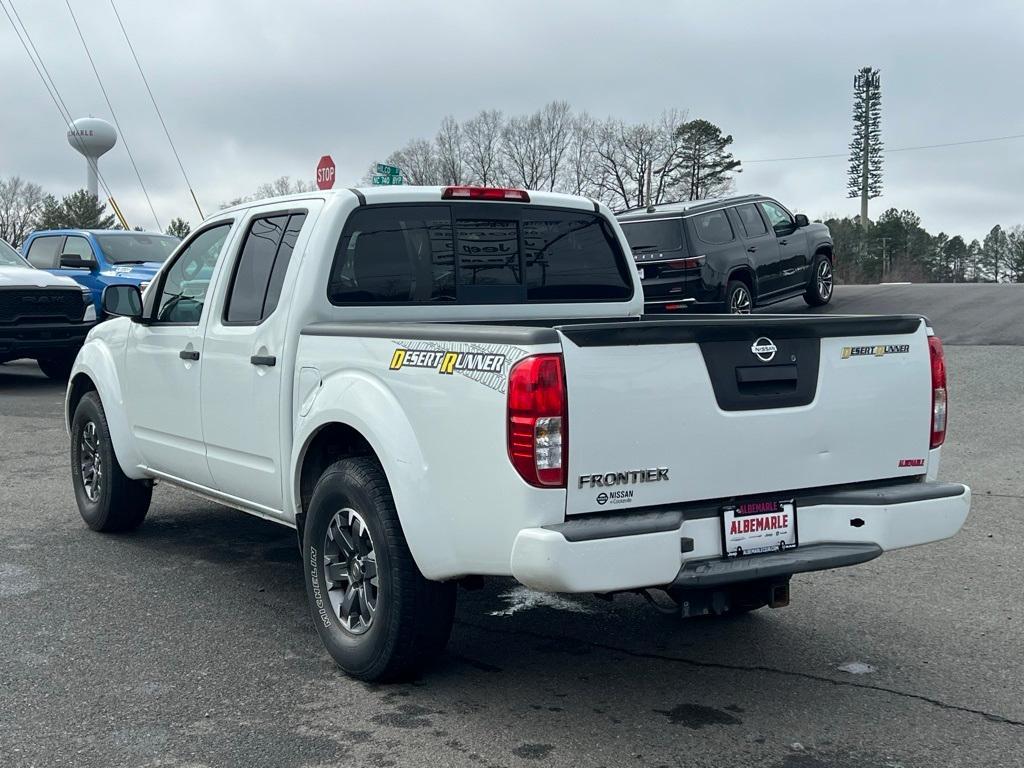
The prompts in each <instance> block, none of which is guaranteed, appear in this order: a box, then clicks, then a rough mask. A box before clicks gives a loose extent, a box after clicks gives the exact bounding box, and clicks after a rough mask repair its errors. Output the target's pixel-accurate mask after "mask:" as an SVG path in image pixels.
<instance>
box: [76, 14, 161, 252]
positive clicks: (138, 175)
mask: <svg viewBox="0 0 1024 768" xmlns="http://www.w3.org/2000/svg"><path fill="white" fill-rule="evenodd" d="M64 4H65V5H66V6H67V7H68V13H70V14H71V21H73V22H74V24H75V29H76V30H78V39H79V40H81V41H82V47H83V48H85V55H86V56H87V57H88V59H89V64H90V65H91V66H92V71H93V74H95V75H96V82H97V83H99V85H100V91H102V92H103V98H104V100H105V101H106V102H107V107H108V108H109V109H110V116H111V118H113V120H114V125H116V126H117V130H118V132H119V133H120V134H121V141H122V143H123V144H124V149H125V152H127V153H128V159H129V160H131V163H132V168H133V169H134V170H135V177H136V178H137V179H138V180H139V186H140V187H142V194H143V195H144V196H145V198H146V203H148V204H149V211H150V213H152V214H153V221H155V222H156V228H157V230H158V231H160V232H163V229H164V228H163V227H162V226H161V225H160V219H159V218H157V215H156V209H155V208H154V207H153V201H152V200H150V199H149V192H148V191H147V190H146V185H145V183H144V182H143V181H142V174H141V173H139V166H137V165H136V164H135V157H134V155H132V150H131V147H129V146H128V137H127V136H126V135H125V133H124V130H123V129H122V128H121V123H120V122H119V121H118V119H117V113H116V112H115V111H114V105H113V104H111V103H110V97H109V96H108V95H107V89H106V88H105V87H104V86H103V79H102V78H101V77H100V71H99V70H98V69H97V68H96V62H95V61H93V58H92V53H91V52H90V51H89V46H88V44H86V42H85V35H83V34H82V28H81V27H80V26H78V19H77V18H75V12H74V11H73V10H71V2H70V0H64Z"/></svg>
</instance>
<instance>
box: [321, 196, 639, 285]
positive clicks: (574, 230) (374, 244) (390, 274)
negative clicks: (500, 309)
mask: <svg viewBox="0 0 1024 768" xmlns="http://www.w3.org/2000/svg"><path fill="white" fill-rule="evenodd" d="M632 291H633V287H632V282H631V280H630V275H629V272H627V266H626V261H625V258H624V257H623V255H622V252H621V249H620V248H619V246H618V243H617V241H616V240H615V238H614V237H613V236H612V232H611V229H610V227H609V226H608V225H607V222H604V221H603V220H602V219H601V218H600V217H599V216H597V215H594V214H589V213H584V212H578V211H569V210H561V209H548V208H536V207H528V206H517V205H511V204H510V205H503V204H479V205H475V204H469V203H466V204H463V203H460V204H457V205H448V204H433V205H409V206H372V207H368V208H362V209H359V210H357V211H355V212H354V213H353V214H352V216H351V217H349V220H348V222H347V223H346V225H345V229H344V231H343V232H342V235H341V239H340V240H339V242H338V248H337V251H336V253H335V259H334V264H333V266H332V268H331V276H330V281H329V284H328V290H327V293H328V298H329V299H330V301H331V302H332V303H333V304H396V303H416V304H433V303H446V302H456V301H458V302H462V303H467V304H469V303H518V302H525V301H545V302H555V301H565V302H570V301H614V300H623V299H628V298H630V297H631V296H632Z"/></svg>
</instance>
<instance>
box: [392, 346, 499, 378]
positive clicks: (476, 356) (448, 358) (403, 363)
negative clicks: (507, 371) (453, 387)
mask: <svg viewBox="0 0 1024 768" xmlns="http://www.w3.org/2000/svg"><path fill="white" fill-rule="evenodd" d="M390 368H391V370H392V371H397V370H399V369H401V368H436V369H437V372H438V373H447V374H448V375H449V376H451V375H453V374H454V373H455V372H456V371H459V372H462V371H481V372H486V373H494V372H496V371H501V370H504V368H505V356H504V355H491V354H486V353H482V352H422V351H420V350H416V349H402V348H401V347H399V348H398V349H396V350H395V352H394V354H392V355H391V365H390Z"/></svg>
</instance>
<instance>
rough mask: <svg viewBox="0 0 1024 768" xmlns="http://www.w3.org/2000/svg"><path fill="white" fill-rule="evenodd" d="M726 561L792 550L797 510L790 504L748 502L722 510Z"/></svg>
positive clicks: (788, 502) (795, 544) (794, 541)
mask: <svg viewBox="0 0 1024 768" xmlns="http://www.w3.org/2000/svg"><path fill="white" fill-rule="evenodd" d="M722 541H723V543H724V545H725V546H724V551H725V554H726V557H742V556H744V555H757V554H763V553H765V552H781V551H783V550H787V549H795V548H796V546H797V537H796V506H795V505H794V504H793V502H792V501H748V502H744V503H742V504H736V505H733V506H728V507H724V508H723V509H722Z"/></svg>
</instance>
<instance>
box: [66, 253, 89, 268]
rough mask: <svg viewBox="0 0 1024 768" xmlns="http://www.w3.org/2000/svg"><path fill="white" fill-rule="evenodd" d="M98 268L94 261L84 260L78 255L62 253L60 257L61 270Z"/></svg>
mask: <svg viewBox="0 0 1024 768" xmlns="http://www.w3.org/2000/svg"><path fill="white" fill-rule="evenodd" d="M95 266H96V262H95V261H93V260H92V259H83V258H82V257H81V256H79V255H78V254H77V253H62V254H61V256H60V268H61V269H89V270H91V269H92V268H93V267H95Z"/></svg>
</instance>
